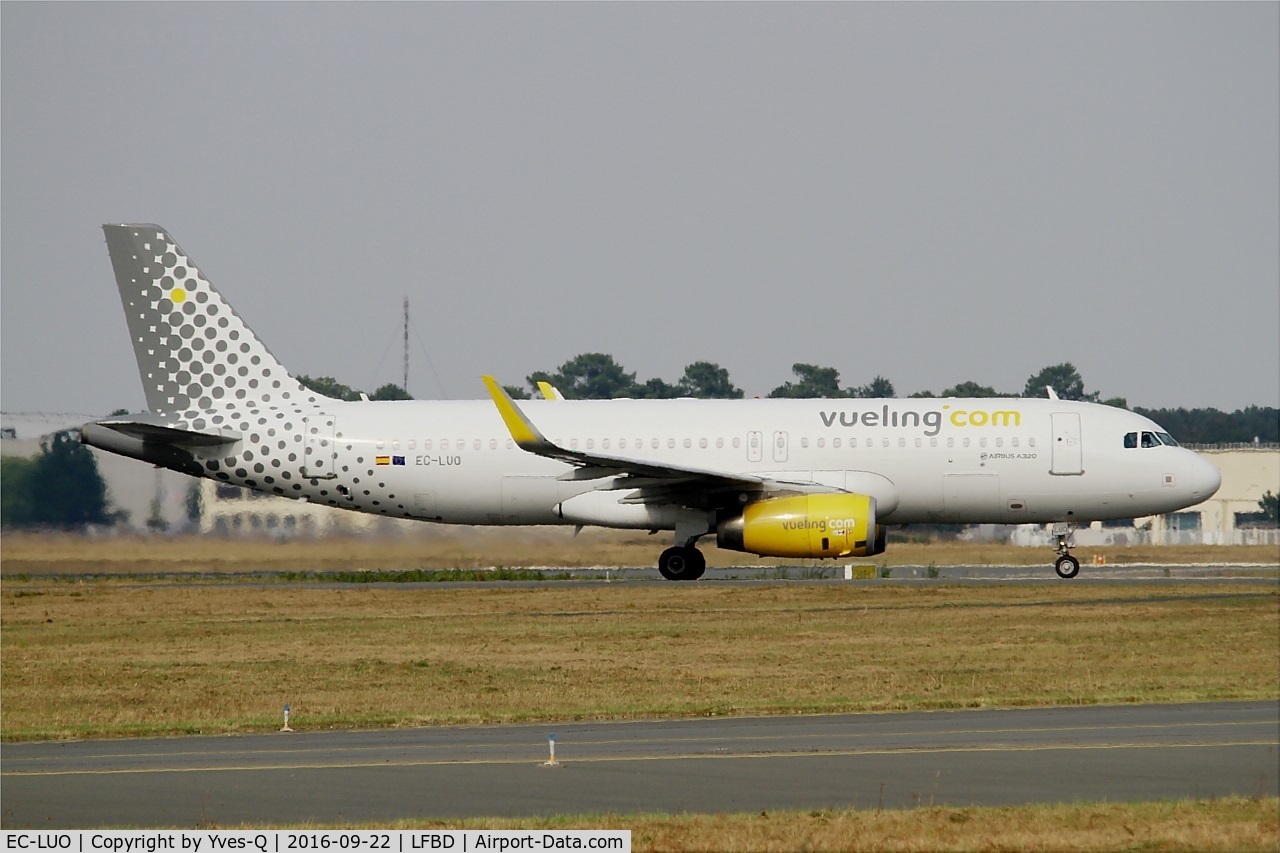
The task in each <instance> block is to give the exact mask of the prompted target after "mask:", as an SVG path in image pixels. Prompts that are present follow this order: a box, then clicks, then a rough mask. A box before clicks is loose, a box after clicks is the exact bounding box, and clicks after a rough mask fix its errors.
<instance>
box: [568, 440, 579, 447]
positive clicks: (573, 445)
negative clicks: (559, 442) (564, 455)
mask: <svg viewBox="0 0 1280 853" xmlns="http://www.w3.org/2000/svg"><path fill="white" fill-rule="evenodd" d="M569 449H570V450H577V449H578V439H576V438H571V439H569Z"/></svg>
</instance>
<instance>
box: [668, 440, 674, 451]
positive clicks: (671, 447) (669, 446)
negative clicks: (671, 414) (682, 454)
mask: <svg viewBox="0 0 1280 853" xmlns="http://www.w3.org/2000/svg"><path fill="white" fill-rule="evenodd" d="M667 449H668V450H675V449H676V440H675V439H674V438H668V439H667Z"/></svg>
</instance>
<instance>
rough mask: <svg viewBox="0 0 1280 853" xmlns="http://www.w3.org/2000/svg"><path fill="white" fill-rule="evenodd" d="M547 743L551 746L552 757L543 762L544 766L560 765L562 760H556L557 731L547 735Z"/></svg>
mask: <svg viewBox="0 0 1280 853" xmlns="http://www.w3.org/2000/svg"><path fill="white" fill-rule="evenodd" d="M547 745H548V746H549V747H550V748H551V758H550V759H548V761H547V762H546V763H545V764H543V765H542V766H543V767H559V766H560V762H558V761H556V736H555V732H552V733H551V734H550V735H548V736H547Z"/></svg>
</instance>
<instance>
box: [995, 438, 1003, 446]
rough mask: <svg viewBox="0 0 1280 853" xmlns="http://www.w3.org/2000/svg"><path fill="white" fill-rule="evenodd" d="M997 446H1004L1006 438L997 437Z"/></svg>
mask: <svg viewBox="0 0 1280 853" xmlns="http://www.w3.org/2000/svg"><path fill="white" fill-rule="evenodd" d="M996 447H1004V439H1003V438H997V439H996Z"/></svg>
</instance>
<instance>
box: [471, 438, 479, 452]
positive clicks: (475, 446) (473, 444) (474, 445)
mask: <svg viewBox="0 0 1280 853" xmlns="http://www.w3.org/2000/svg"><path fill="white" fill-rule="evenodd" d="M471 447H472V449H473V450H479V449H480V447H481V444H480V439H478V438H477V439H473V440H472V442H471Z"/></svg>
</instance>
